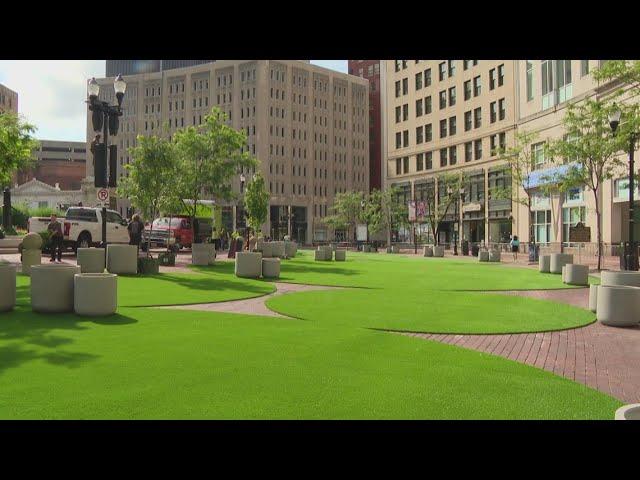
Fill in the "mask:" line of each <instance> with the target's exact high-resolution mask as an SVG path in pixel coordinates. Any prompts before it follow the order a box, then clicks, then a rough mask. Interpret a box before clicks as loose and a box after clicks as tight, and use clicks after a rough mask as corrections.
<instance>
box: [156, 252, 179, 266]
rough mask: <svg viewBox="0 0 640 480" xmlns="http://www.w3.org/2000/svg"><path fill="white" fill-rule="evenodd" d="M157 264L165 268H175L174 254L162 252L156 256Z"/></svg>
mask: <svg viewBox="0 0 640 480" xmlns="http://www.w3.org/2000/svg"><path fill="white" fill-rule="evenodd" d="M158 263H159V264H160V265H163V266H165V267H175V266H176V254H175V253H173V252H162V253H160V254H158Z"/></svg>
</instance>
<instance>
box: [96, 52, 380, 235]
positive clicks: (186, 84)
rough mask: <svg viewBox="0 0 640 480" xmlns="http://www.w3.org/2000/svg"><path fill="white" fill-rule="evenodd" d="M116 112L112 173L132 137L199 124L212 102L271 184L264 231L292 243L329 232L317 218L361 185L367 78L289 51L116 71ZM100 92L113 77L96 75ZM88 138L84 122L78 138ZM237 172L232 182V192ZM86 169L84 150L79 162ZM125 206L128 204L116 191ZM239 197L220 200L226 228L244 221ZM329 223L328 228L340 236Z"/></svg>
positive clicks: (108, 93)
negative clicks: (288, 55)
mask: <svg viewBox="0 0 640 480" xmlns="http://www.w3.org/2000/svg"><path fill="white" fill-rule="evenodd" d="M125 80H126V82H127V91H126V94H125V97H124V102H123V110H124V116H123V117H121V121H120V133H119V134H118V136H117V137H116V139H115V142H116V143H117V145H118V147H119V150H118V155H119V159H118V164H119V165H118V168H119V170H120V171H119V175H122V174H123V173H124V169H123V168H122V167H123V166H124V165H125V164H127V163H128V162H129V161H130V156H129V154H128V148H129V147H132V146H134V145H135V141H136V136H137V135H138V134H142V135H154V134H160V133H161V132H162V131H163V126H164V125H167V130H166V132H167V133H168V134H171V133H173V132H175V131H176V130H177V129H179V128H182V127H186V126H189V125H198V124H200V123H202V122H203V121H204V117H205V115H206V114H207V113H208V112H210V110H211V108H212V107H213V106H218V107H220V108H221V109H222V110H223V111H224V112H226V114H227V115H228V117H229V123H230V124H231V125H232V126H233V127H234V128H236V129H241V130H244V131H245V132H246V134H247V137H248V148H249V151H250V153H252V154H253V155H255V156H256V158H257V159H258V160H259V162H260V170H261V172H262V174H263V175H264V176H265V179H266V184H267V186H268V188H269V189H270V192H271V206H270V210H269V219H268V222H267V225H265V226H263V232H264V233H265V234H267V235H271V236H272V237H274V238H282V237H283V236H284V235H285V234H290V235H291V236H292V237H293V238H296V239H298V240H299V241H301V242H304V243H309V242H311V241H312V240H316V241H322V240H326V239H330V238H333V235H334V232H332V231H330V230H329V228H328V227H327V226H325V225H324V223H323V219H324V217H325V216H327V215H328V214H329V208H330V206H331V205H332V203H333V198H334V196H335V195H336V194H337V193H339V192H346V191H353V190H356V191H368V189H369V166H368V159H369V142H368V131H369V125H368V121H369V116H368V111H369V105H368V81H367V80H365V79H362V78H358V77H355V76H352V75H347V74H343V73H340V72H335V71H333V70H328V69H325V68H322V67H318V66H315V65H312V64H310V63H308V62H306V61H298V60H218V61H216V62H214V63H207V64H203V65H196V66H191V67H187V68H176V69H172V70H168V71H162V72H154V73H148V74H140V75H131V76H125ZM98 82H99V83H100V84H101V85H102V86H103V87H102V88H101V89H100V98H101V99H104V100H108V101H110V102H115V94H114V91H113V87H112V83H113V78H104V79H99V80H98ZM93 137H94V132H93V129H92V127H91V125H90V117H88V124H87V142H90V141H91V140H92V139H93ZM241 173H245V174H246V178H247V181H248V180H250V178H251V174H252V173H253V172H238V177H237V178H236V179H235V180H234V185H233V188H234V190H235V191H236V192H239V191H240V174H241ZM87 176H89V177H92V176H93V159H92V158H91V159H90V160H89V161H88V162H87ZM117 203H118V205H117V207H118V208H119V209H120V210H122V213H123V214H125V213H126V209H127V207H128V203H127V202H126V200H124V199H120V200H118V202H117ZM241 205H242V203H241V201H238V202H236V203H235V204H234V203H233V202H232V203H231V204H223V212H222V214H223V224H224V226H225V228H226V229H227V230H230V229H241V228H243V227H244V218H243V214H242V206H241ZM342 234H343V233H342V232H336V235H338V236H340V235H342Z"/></svg>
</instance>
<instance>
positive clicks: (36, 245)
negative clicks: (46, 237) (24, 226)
mask: <svg viewBox="0 0 640 480" xmlns="http://www.w3.org/2000/svg"><path fill="white" fill-rule="evenodd" d="M22 249H23V250H42V237H41V236H40V234H39V233H35V232H31V233H27V234H26V235H25V236H24V238H23V239H22Z"/></svg>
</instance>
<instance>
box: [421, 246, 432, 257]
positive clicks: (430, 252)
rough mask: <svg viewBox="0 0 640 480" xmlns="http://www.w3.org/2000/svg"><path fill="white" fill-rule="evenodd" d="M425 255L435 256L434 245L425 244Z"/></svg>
mask: <svg viewBox="0 0 640 480" xmlns="http://www.w3.org/2000/svg"><path fill="white" fill-rule="evenodd" d="M423 255H424V256H425V257H433V247H430V246H429V245H425V246H424V252H423Z"/></svg>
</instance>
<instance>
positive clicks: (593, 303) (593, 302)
mask: <svg viewBox="0 0 640 480" xmlns="http://www.w3.org/2000/svg"><path fill="white" fill-rule="evenodd" d="M598 287H599V285H589V310H591V311H592V312H593V313H596V309H597V307H598Z"/></svg>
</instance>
